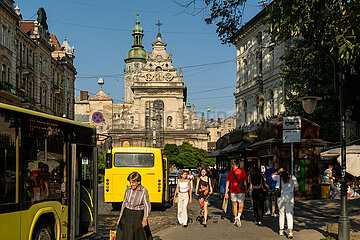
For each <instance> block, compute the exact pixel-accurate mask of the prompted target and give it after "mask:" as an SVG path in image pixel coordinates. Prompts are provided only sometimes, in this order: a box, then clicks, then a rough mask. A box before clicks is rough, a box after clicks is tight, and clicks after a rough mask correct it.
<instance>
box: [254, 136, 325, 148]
mask: <svg viewBox="0 0 360 240" xmlns="http://www.w3.org/2000/svg"><path fill="white" fill-rule="evenodd" d="M326 143H328V142H326V141H325V140H322V139H301V144H307V145H316V146H323V145H325V144H326ZM270 144H285V145H286V144H287V143H283V140H282V138H270V139H266V140H264V141H260V142H256V143H254V144H252V145H251V146H250V147H252V148H259V147H264V146H266V145H270ZM295 144H297V143H295Z"/></svg>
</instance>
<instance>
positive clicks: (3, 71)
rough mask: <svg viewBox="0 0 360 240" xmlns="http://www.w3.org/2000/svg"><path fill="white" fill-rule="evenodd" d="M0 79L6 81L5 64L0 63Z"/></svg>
mask: <svg viewBox="0 0 360 240" xmlns="http://www.w3.org/2000/svg"><path fill="white" fill-rule="evenodd" d="M1 81H2V82H6V65H5V64H2V65H1Z"/></svg>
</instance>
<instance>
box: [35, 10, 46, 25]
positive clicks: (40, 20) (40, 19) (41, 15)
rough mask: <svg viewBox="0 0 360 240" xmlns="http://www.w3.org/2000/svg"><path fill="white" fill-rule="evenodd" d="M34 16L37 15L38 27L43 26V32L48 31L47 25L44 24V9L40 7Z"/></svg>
mask: <svg viewBox="0 0 360 240" xmlns="http://www.w3.org/2000/svg"><path fill="white" fill-rule="evenodd" d="M36 14H37V15H38V18H37V22H38V23H40V25H41V26H43V28H44V29H45V30H48V25H47V23H46V19H47V17H46V12H45V9H44V8H42V7H41V8H39V10H38V11H37V12H36Z"/></svg>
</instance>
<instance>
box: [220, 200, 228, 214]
mask: <svg viewBox="0 0 360 240" xmlns="http://www.w3.org/2000/svg"><path fill="white" fill-rule="evenodd" d="M228 202H229V199H228V198H224V200H223V203H222V210H223V211H224V213H226V210H227V206H228Z"/></svg>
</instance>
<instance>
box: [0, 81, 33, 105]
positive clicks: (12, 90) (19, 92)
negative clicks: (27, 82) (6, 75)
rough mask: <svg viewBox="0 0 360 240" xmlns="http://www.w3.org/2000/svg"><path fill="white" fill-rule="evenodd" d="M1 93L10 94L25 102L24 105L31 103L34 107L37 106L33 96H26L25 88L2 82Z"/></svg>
mask: <svg viewBox="0 0 360 240" xmlns="http://www.w3.org/2000/svg"><path fill="white" fill-rule="evenodd" d="M0 91H4V92H7V93H9V94H12V95H14V96H17V97H19V98H21V99H22V102H24V103H30V104H33V105H34V104H35V99H34V98H33V97H31V96H28V95H26V94H25V89H24V88H23V87H22V88H18V87H16V86H14V85H12V84H11V83H8V82H0Z"/></svg>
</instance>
